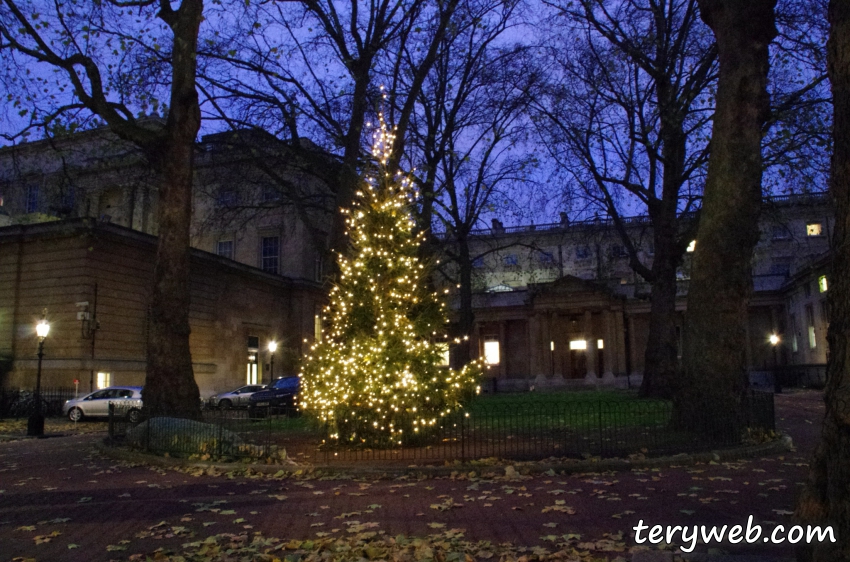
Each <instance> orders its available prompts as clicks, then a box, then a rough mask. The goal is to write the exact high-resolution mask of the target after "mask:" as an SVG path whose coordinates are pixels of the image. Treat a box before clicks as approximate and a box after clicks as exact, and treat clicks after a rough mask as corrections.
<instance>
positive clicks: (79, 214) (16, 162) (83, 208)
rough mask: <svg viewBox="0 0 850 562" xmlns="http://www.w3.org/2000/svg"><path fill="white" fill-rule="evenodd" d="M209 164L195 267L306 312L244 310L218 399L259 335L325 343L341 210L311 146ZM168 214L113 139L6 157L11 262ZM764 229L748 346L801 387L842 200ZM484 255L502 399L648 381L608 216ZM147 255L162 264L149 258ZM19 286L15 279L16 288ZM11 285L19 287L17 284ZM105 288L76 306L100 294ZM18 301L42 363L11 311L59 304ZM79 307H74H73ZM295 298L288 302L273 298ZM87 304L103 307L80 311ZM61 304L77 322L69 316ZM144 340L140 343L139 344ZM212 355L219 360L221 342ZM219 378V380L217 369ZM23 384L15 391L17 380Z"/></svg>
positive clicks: (230, 142) (249, 145)
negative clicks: (69, 225)
mask: <svg viewBox="0 0 850 562" xmlns="http://www.w3.org/2000/svg"><path fill="white" fill-rule="evenodd" d="M197 161H198V164H197V173H196V181H195V184H196V193H195V197H194V208H193V212H194V222H193V228H192V245H193V247H194V248H195V249H196V250H197V252H199V253H198V254H197V255H198V257H197V258H196V261H197V263H199V264H200V263H206V264H218V265H216V267H214V268H212V269H208V271H218V273H215V275H217V276H218V275H221V276H224V277H227V276H228V275H230V274H229V273H227V271H231V270H228V269H227V267H225V265H226V264H232V265H233V267H236V268H237V269H238V271H240V272H241V273H240V275H241V277H240V279H242V281H241V282H242V283H244V284H246V286H256V287H263V289H262V290H260V289H257V290H258V291H260V292H259V293H257V294H260V293H262V294H270V293H269V291H272V293H273V292H274V291H281V292H284V293H287V292H288V293H290V294H292V295H295V293H297V295H295V296H293V297H292V298H294V299H295V301H297V302H299V303H302V304H299V305H298V306H297V307H294V308H292V311H294V312H288V313H287V316H286V320H285V321H284V322H283V324H280V322H278V320H275V316H274V314H272V315H271V316H270V315H269V314H268V310H267V309H263V307H262V306H257V303H254V304H251V303H252V302H253V301H246V302H244V303H243V304H242V305H239V306H238V307H237V308H239V307H241V310H242V311H243V312H244V314H243V315H242V316H240V319H239V320H238V322H241V323H243V324H244V326H248V327H250V326H253V327H252V328H250V329H249V328H244V329H239V330H236V329H235V328H234V330H235V331H230V332H218V331H216V330H214V329H213V330H207V331H206V332H205V333H207V334H211V335H209V337H211V338H213V339H215V338H230V337H236V336H233V334H236V333H240V334H242V332H245V333H244V334H242V335H244V338H243V337H242V336H239V337H238V338H237V340H238V341H239V344H238V345H236V346H231V345H230V343H226V344H225V343H223V342H222V343H221V346H222V349H224V348H226V349H230V348H231V347H232V350H231V351H229V352H228V353H229V354H231V355H233V357H232V358H230V357H229V356H228V357H227V358H219V359H215V361H212V360H211V361H208V362H206V363H205V366H203V367H202V368H201V369H202V370H204V369H205V370H206V371H207V372H208V373H210V376H208V377H207V378H206V379H205V381H208V382H205V383H204V384H205V387H204V389H205V390H208V391H219V390H224V389H225V387H227V386H233V385H235V384H239V383H241V382H242V381H243V380H246V379H245V377H246V374H245V373H246V372H247V373H248V375H247V376H248V377H250V372H251V364H250V362H249V363H248V365H247V366H246V365H241V364H242V363H245V362H246V361H247V359H246V357H252V356H253V357H254V359H253V361H254V364H255V371H257V369H258V368H257V367H256V365H257V364H259V371H260V372H262V371H263V368H264V367H265V365H266V364H267V358H266V359H263V358H261V356H262V357H265V356H264V355H263V354H262V353H261V352H260V351H258V350H259V348H260V347H262V345H260V344H257V343H256V342H257V337H258V336H256V334H254V332H256V333H257V334H260V335H261V336H262V337H267V336H268V337H271V335H273V334H274V333H281V334H282V333H284V331H285V330H284V327H285V326H295V327H297V329H294V330H292V334H291V335H290V336H287V337H288V338H289V339H290V340H291V345H289V350H290V353H291V354H293V355H294V356H295V358H296V359H297V357H298V356H299V355H300V354H301V353H302V352H303V349H304V348H303V344H304V342H303V340H304V339H307V340H310V339H311V338H312V337H313V335H314V334H315V331H316V330H315V328H316V322H317V320H316V319H317V317H318V316H319V310H320V308H321V299H320V298H318V297H317V296H316V295H317V293H316V290H317V289H316V288H317V287H320V285H319V282H320V281H321V280H322V279H323V276H324V274H325V273H326V271H327V267H326V265H327V264H324V263H322V256H323V255H324V253H325V244H326V241H327V240H326V238H327V234H328V231H329V228H328V225H329V223H330V217H331V213H332V212H333V209H331V207H332V206H331V205H330V201H332V197H331V190H330V189H329V188H328V185H329V182H331V181H332V178H333V177H334V170H335V166H336V165H337V164H336V160H335V159H334V158H333V157H332V156H330V155H327V154H326V153H324V152H322V151H321V150H319V149H318V148H317V147H315V146H314V145H312V143H309V141H306V140H304V141H302V142H301V144H300V145H299V150H296V151H293V150H291V147H287V145H286V144H285V143H282V142H280V141H278V140H277V139H274V138H273V137H271V136H270V135H266V134H264V133H262V132H238V133H222V134H218V135H208V136H205V137H203V138H202V139H201V141H200V142H199V143H198V159H197ZM157 204H158V202H157V196H156V181H155V178H154V176H153V174H152V173H151V172H150V170H149V169H148V167H147V166H145V165H144V162H143V161H142V160H141V159H140V158H139V157H138V155H137V153H136V151H134V150H133V149H132V147H130V146H128V145H127V144H126V143H122V142H120V141H118V140H117V139H115V138H114V137H113V136H111V135H110V134H109V133H108V132H107V131H104V130H94V131H87V132H84V133H78V134H75V135H72V136H69V137H66V138H62V139H54V140H51V141H47V140H42V141H37V142H32V143H27V144H22V145H18V146H14V147H6V148H2V149H0V240H4V241H5V244H4V246H3V248H2V251H3V252H7V253H8V252H14V251H15V250H14V249H13V248H15V247H16V246H15V245H14V243H13V242H14V240H16V236H30V235H32V236H35V233H42V234H39V236H40V237H41V238H39V239H40V240H47V239H50V236H52V235H50V236H49V235H47V234H43V232H47V230H44V229H43V228H42V229H31V228H26V226H27V225H31V224H32V225H38V224H41V223H46V222H53V221H75V220H76V221H79V220H82V219H85V220H87V221H89V222H86V223H85V224H87V225H88V226H87V227H86V228H88V229H89V230H88V231H87V232H92V230H91V229H94V231H96V230H97V228H96V226H97V225H102V226H103V228H104V229H105V230H104V232H106V231H109V233H110V236H111V237H112V238H111V239H113V240H125V239H127V240H130V239H132V240H135V242H134V244H136V246H138V247H142V246H144V245H145V244H146V243H147V242H144V243H143V242H142V241H141V240H142V239H138V240H137V239H135V238H133V236H134V235H133V233H134V232H135V233H138V234H140V235H146V236H155V235H156V234H157V230H158V229H157V224H156V208H157ZM626 225H627V229H628V232H629V235H630V237H631V239H632V240H633V242H634V243H635V246H636V247H637V248H638V252H639V256H640V258H641V260H642V261H643V262H644V263H646V264H650V263H651V261H652V257H653V247H652V244H651V241H652V230H651V225H650V223H649V221H648V220H647V219H646V217H632V218H629V219H627V220H626ZM760 225H761V240H760V242H759V244H758V246H757V248H756V251H755V253H754V258H753V286H754V292H753V297H752V300H751V303H750V316H749V323H748V334H747V338H748V341H747V358H748V364H749V367H750V370H751V373H752V377H753V380H754V381H756V382H758V381H760V380H766V379H767V378H769V376H772V373H774V372H775V371H782V372H783V373H786V375H787V378H790V379H795V378H796V379H799V380H802V381H803V382H805V381H810V382H817V379H818V378H819V377H821V376H822V371H823V365H824V364H825V361H826V326H827V323H828V321H829V318H828V310H827V307H826V304H825V302H826V299H825V292H826V291H828V288H829V279H828V277H827V276H826V273H825V272H826V270H827V269H828V265H829V255H830V247H829V240H830V233H831V231H832V228H833V216H832V208H831V205H830V201H829V199H828V198H827V197H826V196H825V195H823V194H810V195H797V196H781V197H769V198H766V199H765V202H764V207H763V212H762V216H761V219H760ZM80 228H82V227H80ZM110 228H111V230H110ZM53 229H54V230H53V231H51V232H63V230H62V228H61V227H59V226H58V225H57V226H54V227H53ZM48 230H49V229H48ZM21 233H25V234H21ZM128 236H129V238H127V237H128ZM122 237H123V238H122ZM54 238H55V239H56V240H59V238H61V237H58V236H54ZM145 239H147V238H145ZM56 243H57V244H58V243H59V242H56ZM117 243H118V242H116V244H117ZM122 243H123V242H122ZM447 243H448V242H447ZM140 244H141V246H139V245H140ZM470 244H471V247H470V250H471V255H472V256H473V261H472V264H471V265H472V267H473V273H474V275H473V284H474V286H473V291H474V295H473V312H474V316H475V325H474V329H473V331H472V333H471V334H470V337H471V338H472V340H473V346H474V349H477V350H478V352H479V353H480V354H481V355H482V356H484V357H485V358H486V359H487V361H488V362H489V363H490V364H491V368H490V369H489V373H488V380H487V381H486V382H487V384H486V385H485V387H486V388H497V389H504V390H508V389H528V388H531V387H534V388H542V387H561V386H570V385H585V384H591V385H602V384H610V385H618V386H635V385H637V384H639V381H640V377H641V375H642V372H643V356H644V350H645V347H646V341H647V330H648V317H649V308H650V301H649V296H650V287H649V285H648V284H647V283H646V282H644V281H643V280H642V279H641V278H640V277H639V276H638V275H637V274H635V273H634V271H632V270H631V269H630V267H629V260H628V257H627V253H626V251H625V248H624V247H623V244H622V242H621V240H620V239H619V236H618V234H617V232H616V230H615V229H614V228H613V225H612V223H611V221H610V220H609V219H607V218H605V217H595V218H593V219H591V220H584V221H579V222H575V221H574V222H570V220H569V217H568V216H567V215H566V214H562V220H561V221H560V222H558V223H555V224H544V225H519V226H512V227H510V226H509V227H504V226H503V225H502V224H501V223H500V222H499V221H498V220H494V221H493V222H492V225H491V226H490V228H482V229H479V230H477V231H474V232H473V233H472V236H471V243H470ZM698 244H699V240H695V241H693V243H692V245H691V247H690V249H693V248H694V247H695V246H696V245H698ZM52 255H53V258H57V259H59V258H62V257H63V256H61V255H60V254H55V253H54V254H52ZM81 255H84V254H81ZM139 256H146V257H140V258H139V259H143V260H152V259H153V258H152V255H150V254H149V253H147V252H146V251H142V252H141V253H139ZM66 257H67V259H72V258H71V257H70V255H68V256H66ZM2 258H4V259H5V261H3V263H6V264H20V263H22V262H16V261H15V260H13V259H11V258H10V257H9V255H4V256H2ZM205 260H206V261H205ZM60 261H61V259H60ZM87 263H95V262H87ZM222 264H225V265H222ZM70 265H71V264H65V265H63V267H66V266H68V267H70ZM8 267H13V266H12V265H8ZM14 267H18V265H16V266H14ZM32 267H36V266H35V265H33V266H32ZM199 267H201V266H199ZM204 267H206V266H204ZM222 268H223V269H222ZM239 268H241V269H239ZM688 269H689V258H688V254H686V257H685V259H684V262H683V265H682V267H681V268H680V271H679V272H678V279H679V281H678V297H677V304H676V308H677V312H678V324H679V329H680V330H681V325H682V320H683V313H684V311H685V309H686V307H687V289H688ZM10 271H11V270H10ZM233 271H236V270H233ZM231 273H232V271H231ZM718 274H722V272H718ZM3 275H4V272H2V271H0V277H2V276H3ZM5 275H6V276H7V277H6V278H7V279H9V278H10V277H9V276H14V275H16V274H14V273H9V272H6V273H5ZM252 276H253V277H252ZM449 277H451V275H449ZM128 279H131V278H128ZM0 281H2V279H0ZM95 282H96V280H94V279H93V278H92V279H90V280H89V281H86V283H88V285H87V287H88V286H93V284H94V283H95ZM232 286H233V287H238V286H239V285H238V284H236V285H232ZM449 286H450V287H453V285H449ZM270 287H277V288H276V289H270ZM90 289H91V287H89V288H88V289H86V290H85V291H83V290H82V289H80V290H79V291H76V292H77V293H80V294H82V293H84V292H86V291H88V292H89V293H90V292H91V290H90ZM3 290H4V289H3V286H2V283H0V291H3ZM234 290H241V289H234ZM293 291H294V292H293ZM71 292H72V293H73V292H74V291H71ZM11 294H12V293H9V292H7V293H5V300H3V301H2V302H0V338H4V339H3V340H2V341H0V365H4V364H5V365H10V364H11V365H15V364H18V365H24V364H26V365H29V362H31V360H32V358H31V357H30V356H29V355H31V353H29V351H32V350H29V351H27V353H29V355H26V356H25V357H24V356H21V355H20V354H21V353H23V351H20V350H22V349H24V348H26V346H23V347H22V345H21V344H20V342H19V341H18V340H16V339H15V338H14V337H12V336H11V334H20V333H22V332H21V330H25V328H24V327H22V326H15V325H13V323H14V322H13V320H11V318H12V316H11V315H10V313H9V310H12V309H16V307H17V309H20V307H22V306H27V307H29V308H32V309H33V310H34V311H35V312H38V311H39V310H41V307H42V306H43V305H42V304H39V302H41V301H39V302H36V301H38V300H39V299H38V298H36V299H35V300H32V301H31V302H30V301H27V302H26V303H23V302H22V301H19V300H17V301H16V300H15V298H12V297H10V296H9V295H11ZM56 294H60V293H56ZM39 298H41V300H42V301H43V300H45V299H47V300H50V302H51V303H54V304H52V306H58V304H56V298H59V297H56V298H53V297H51V296H50V294H49V292H48V293H45V294H43V295H42V297H39ZM62 298H64V297H62ZM72 298H76V297H72V296H68V297H67V299H72ZM139 298H140V299H142V300H143V297H141V296H140V297H139ZM199 298H200V296H199ZM280 298H284V300H285V299H286V298H288V297H285V295H284V296H276V297H275V299H280ZM67 299H66V300H67ZM60 300H61V299H60ZM87 300H91V299H89V298H83V297H79V299H78V301H80V302H85V301H87ZM295 301H292V302H295ZM63 302H64V301H63ZM233 302H234V303H237V302H242V301H240V300H239V299H234V300H233ZM275 302H277V301H275ZM280 302H284V301H280ZM287 302H289V301H287ZM4 303H5V304H4ZM66 305H67V306H66ZM61 306H62V307H65V308H68V310H72V309H73V303H71V301H69V302H68V303H64V304H62V305H61ZM281 306H283V305H281ZM4 307H6V308H4ZM10 307H11V308H10ZM455 307H456V303H455ZM35 312H33V313H35ZM21 317H22V316H19V318H21ZM235 321H236V320H232V319H231V320H229V321H228V322H231V323H232V322H235ZM141 325H142V324H140V325H139V326H141ZM134 326H135V325H134ZM139 326H136V327H135V328H133V329H134V330H137V331H138V329H140V328H139ZM240 330H241V331H240ZM246 330H247V331H246ZM248 332H252V333H251V334H248ZM225 333H226V334H230V335H227V336H225V335H224V334H225ZM4 334H6V335H4ZM216 334H218V335H216ZM296 334H297V337H296ZM138 337H142V336H141V335H138ZM243 339H246V341H242V340H243ZM248 339H250V341H248ZM296 340H297V341H296ZM197 341H201V340H197ZM204 341H206V340H204ZM210 341H211V342H212V340H210ZM15 342H17V343H15ZM81 345H82V344H81ZM204 345H206V346H207V347H208V348H209V349H214V348H216V346H218V345H219V344H216V343H215V342H213V343H209V342H208V343H205V344H204ZM252 346H253V347H252ZM121 353H123V352H121V351H120V350H119V349H118V348H116V350H115V351H114V353H113V355H114V356H109V357H107V356H104V357H103V358H102V359H103V361H104V363H103V364H104V365H107V364H108V365H111V367H109V369H111V370H110V371H109V372H111V373H114V374H115V375H114V376H113V379H112V380H113V381H115V380H123V379H122V378H121V376H122V375H121V374H120V372H121V369H120V368H119V367H120V365H130V363H121V361H124V360H125V359H127V360H128V361H130V359H128V358H127V357H123V356H122V355H121ZM134 353H135V352H134ZM204 353H206V351H205V352H204ZM207 355H209V354H207ZM137 356H138V354H137V353H136V355H134V356H133V357H135V359H132V361H136V362H135V363H132V361H131V363H132V365H133V367H132V372H133V373H136V374H135V375H133V377H135V378H133V380H136V379H137V378H138V376H137V375H138V373H140V372H142V371H143V369H142V370H141V371H140V367H139V364H138V360H139V359H138V357H137ZM4 357H5V363H4V362H3V358H4ZM122 357H123V358H122ZM81 360H82V359H81ZM20 361H24V363H19V362H20ZM109 361H111V363H110V362H109ZM212 363H215V364H216V366H215V367H211V366H209V365H211V364H212ZM237 363H239V364H240V366H239V367H236V365H237ZM69 364H70V363H69ZM87 364H88V363H87ZM22 368H23V367H22ZM97 368H101V367H97ZM104 368H106V367H104ZM27 369H28V367H27ZM246 369H247V371H246ZM7 370H8V367H7ZM83 370H85V369H83ZM20 372H24V371H20ZM126 372H127V373H129V372H130V371H129V370H127V371H126ZM69 373H70V371H69ZM213 373H215V374H213ZM69 376H70V375H69ZM128 376H129V375H128ZM22 377H23V378H21V377H18V378H14V380H16V381H18V382H17V383H16V384H21V381H23V380H26V377H25V376H23V375H22ZM66 378H67V377H66ZM10 380H13V379H10V378H8V377H6V383H8V381H10ZM63 382H68V381H64V379H62V380H59V379H57V380H56V384H60V383H63Z"/></svg>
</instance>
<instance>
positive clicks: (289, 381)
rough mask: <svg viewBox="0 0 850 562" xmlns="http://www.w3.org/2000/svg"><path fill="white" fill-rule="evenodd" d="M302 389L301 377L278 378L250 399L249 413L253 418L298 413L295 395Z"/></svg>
mask: <svg viewBox="0 0 850 562" xmlns="http://www.w3.org/2000/svg"><path fill="white" fill-rule="evenodd" d="M300 389H301V379H300V378H299V377H297V376H296V377H283V378H280V379H277V380H276V381H274V382H273V383H272V384H270V385H269V387H268V388H267V389H265V390H261V391H260V392H255V393H254V394H252V395H251V398H250V399H249V401H248V415H249V416H250V417H252V418H255V417H262V416H265V415H266V414H267V413H271V414H287V415H296V414H297V409H296V407H295V397H296V395H297V394H298V391H299V390H300Z"/></svg>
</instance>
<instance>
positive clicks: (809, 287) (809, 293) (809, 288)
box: [803, 281, 812, 298]
mask: <svg viewBox="0 0 850 562" xmlns="http://www.w3.org/2000/svg"><path fill="white" fill-rule="evenodd" d="M803 294H804V295H806V298H809V297H810V296H812V285H811V283H809V282H808V281H806V282H805V283H803Z"/></svg>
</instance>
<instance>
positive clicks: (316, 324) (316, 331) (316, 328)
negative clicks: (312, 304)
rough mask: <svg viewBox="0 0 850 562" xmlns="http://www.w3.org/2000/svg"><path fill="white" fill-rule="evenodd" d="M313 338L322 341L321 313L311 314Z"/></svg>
mask: <svg viewBox="0 0 850 562" xmlns="http://www.w3.org/2000/svg"><path fill="white" fill-rule="evenodd" d="M313 339H314V340H315V341H317V342H320V341H322V315H321V314H316V315H315V316H313Z"/></svg>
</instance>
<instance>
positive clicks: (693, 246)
mask: <svg viewBox="0 0 850 562" xmlns="http://www.w3.org/2000/svg"><path fill="white" fill-rule="evenodd" d="M696 248H697V241H696V240H691V243H690V244H688V247H687V249H686V251H688V252H693V251H694V250H696Z"/></svg>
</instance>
